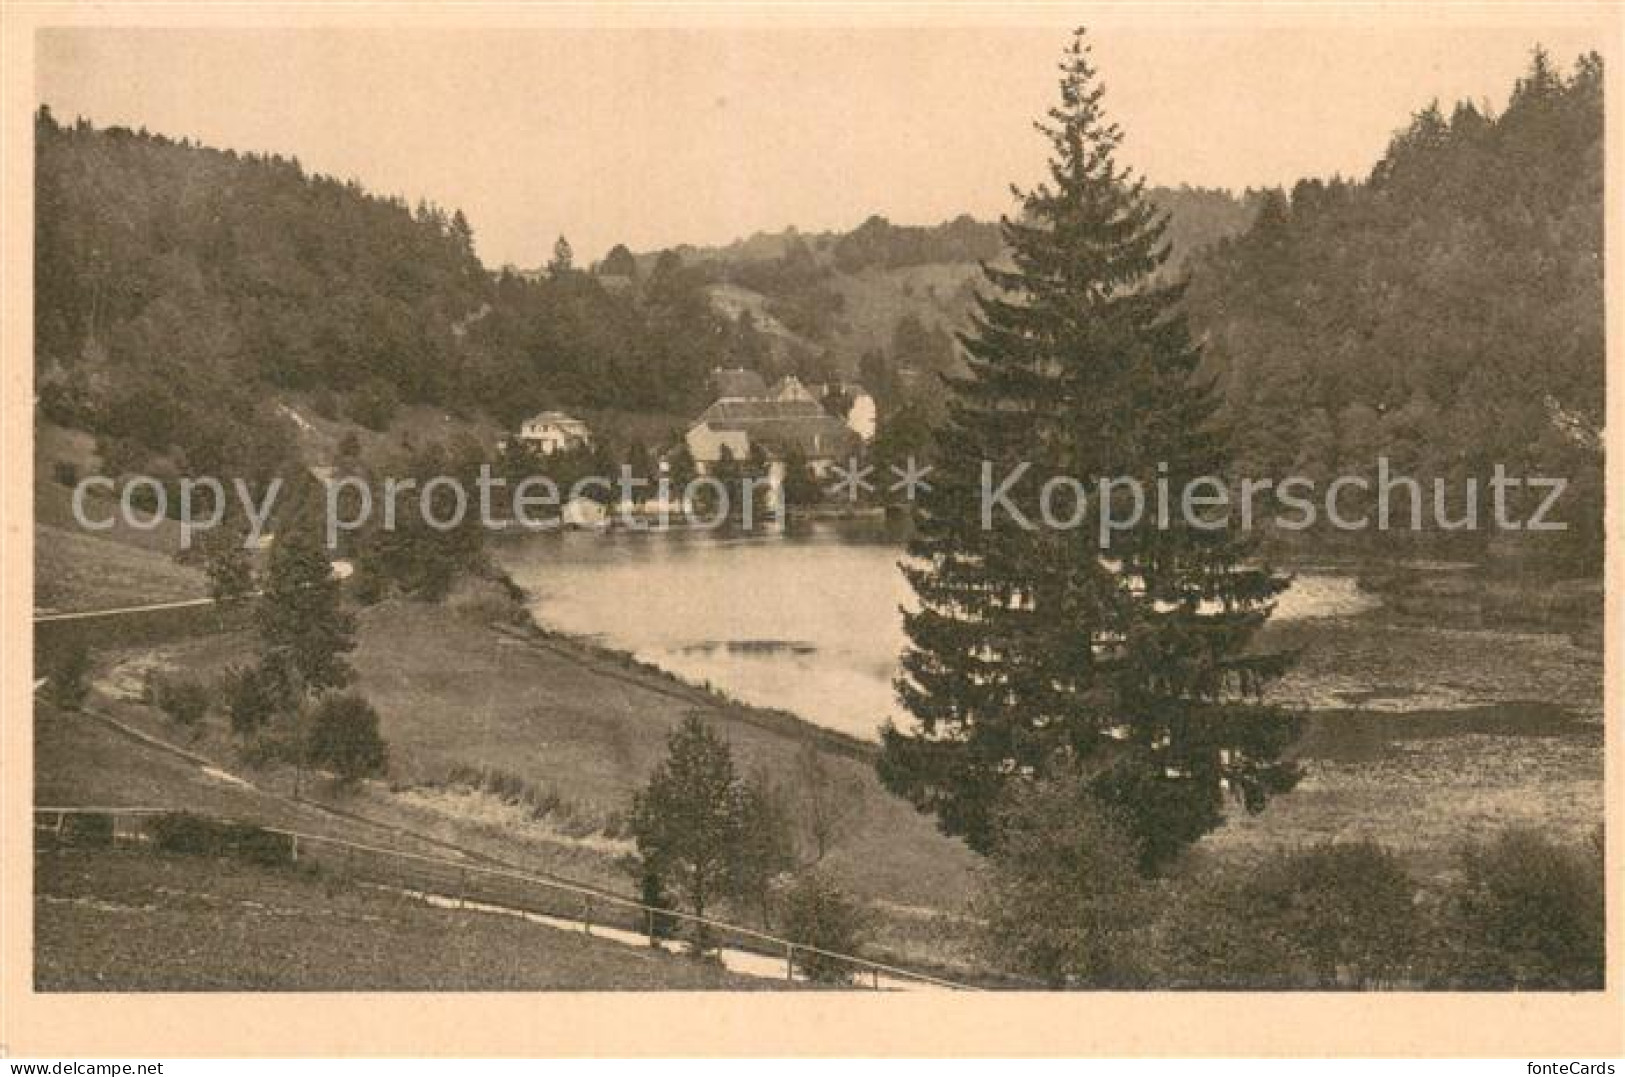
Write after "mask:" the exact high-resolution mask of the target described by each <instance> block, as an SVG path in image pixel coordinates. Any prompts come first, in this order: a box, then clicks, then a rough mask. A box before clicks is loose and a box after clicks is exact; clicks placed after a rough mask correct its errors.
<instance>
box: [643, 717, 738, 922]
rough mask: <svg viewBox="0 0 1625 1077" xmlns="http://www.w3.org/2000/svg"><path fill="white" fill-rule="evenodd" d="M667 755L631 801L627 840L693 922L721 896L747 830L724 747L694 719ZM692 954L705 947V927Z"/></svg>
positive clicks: (677, 732)
mask: <svg viewBox="0 0 1625 1077" xmlns="http://www.w3.org/2000/svg"><path fill="white" fill-rule="evenodd" d="M667 745H668V754H667V757H666V759H665V761H664V762H662V763H661V764H660V765H659V766H658V767H656V768H655V772H654V774H653V775H652V776H651V777H650V778H649V784H648V785H647V786H645V787H644V788H643V789H642V790H641V791H639V792H637V793H635V794H634V795H633V797H632V812H631V824H632V834H633V837H634V838H635V839H636V840H637V845H638V854H639V856H640V857H641V858H642V861H643V864H644V866H645V868H646V869H647V870H649V871H652V872H654V873H655V874H656V875H658V876H659V877H661V878H662V879H666V880H669V881H671V882H672V883H673V884H675V885H676V887H677V888H678V890H680V891H681V892H682V894H683V896H684V897H685V898H686V899H687V901H688V904H689V907H690V908H692V909H693V910H694V915H695V916H704V915H705V911H706V909H707V908H709V907H710V905H711V903H712V902H713V901H714V900H715V899H716V898H718V897H720V896H722V895H723V894H724V893H725V892H726V891H727V890H728V889H729V884H730V873H731V871H732V870H733V863H734V860H735V857H736V855H737V852H738V849H739V847H740V844H741V837H742V835H743V834H744V831H745V826H746V820H745V816H746V809H747V805H746V797H745V794H744V789H743V786H742V785H741V783H740V781H739V778H738V776H737V775H736V774H735V773H734V765H733V756H732V754H731V753H730V752H729V750H728V745H727V744H726V743H725V742H724V741H723V740H722V739H721V738H720V737H718V736H717V735H716V734H715V733H714V732H712V730H711V728H710V727H709V726H708V725H706V724H705V722H704V721H703V720H702V719H701V718H700V717H699V716H698V715H696V714H690V715H689V716H688V717H687V718H685V719H683V723H682V725H680V726H679V727H678V728H677V729H676V730H675V731H674V732H673V733H672V734H671V736H670V737H669V738H668V739H667ZM696 936H697V937H696V940H695V948H696V949H697V950H703V949H704V948H705V930H704V925H699V928H698V930H697V931H696Z"/></svg>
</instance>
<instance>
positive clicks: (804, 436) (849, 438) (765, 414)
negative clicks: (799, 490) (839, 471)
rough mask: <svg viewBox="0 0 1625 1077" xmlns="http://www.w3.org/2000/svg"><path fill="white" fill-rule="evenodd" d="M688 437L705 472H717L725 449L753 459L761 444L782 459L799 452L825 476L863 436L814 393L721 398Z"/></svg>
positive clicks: (732, 454)
mask: <svg viewBox="0 0 1625 1077" xmlns="http://www.w3.org/2000/svg"><path fill="white" fill-rule="evenodd" d="M683 440H684V442H685V444H687V446H688V452H689V455H690V456H691V457H693V459H694V465H695V469H696V470H697V471H699V473H700V474H702V475H707V474H710V473H711V472H712V470H713V469H714V468H715V467H716V465H717V464H718V463H719V462H720V461H721V460H722V459H723V455H724V450H726V453H727V455H728V457H729V458H731V459H734V460H747V459H749V458H750V457H751V455H752V454H753V453H754V452H755V451H756V450H757V449H758V448H759V449H761V451H762V452H763V453H764V454H765V455H766V457H767V458H768V459H769V460H770V461H774V462H778V463H782V462H783V461H786V460H788V459H790V458H792V457H795V456H799V457H800V458H801V459H802V460H803V461H805V462H806V465H807V467H808V468H809V469H810V470H811V471H812V473H813V474H814V475H817V476H820V477H822V476H823V475H825V474H827V473H828V472H829V469H830V467H831V465H833V464H836V463H843V462H845V461H846V460H847V459H848V458H849V457H850V456H851V455H852V454H853V453H854V452H856V451H857V436H856V435H855V434H853V433H852V431H851V430H850V429H848V427H847V425H846V424H845V423H843V422H842V421H841V420H839V419H837V418H835V417H834V416H833V415H831V414H829V413H828V412H827V411H825V410H824V408H823V406H822V405H820V404H819V403H818V402H817V401H816V400H814V399H812V397H811V396H810V395H809V396H808V397H807V398H806V399H794V398H792V399H783V400H775V399H771V398H763V399H757V400H744V399H727V400H718V401H716V402H715V403H713V404H712V405H711V406H710V407H709V408H706V409H705V411H704V412H703V413H702V414H701V415H700V417H699V418H698V419H697V420H695V422H694V425H692V426H690V427H689V429H688V433H687V434H686V435H685V436H684V438H683ZM781 470H782V469H781Z"/></svg>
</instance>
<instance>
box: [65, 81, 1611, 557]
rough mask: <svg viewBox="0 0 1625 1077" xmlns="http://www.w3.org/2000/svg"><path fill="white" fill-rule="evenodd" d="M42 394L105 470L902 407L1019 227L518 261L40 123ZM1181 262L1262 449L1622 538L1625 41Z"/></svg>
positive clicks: (1192, 213) (1325, 471)
mask: <svg viewBox="0 0 1625 1077" xmlns="http://www.w3.org/2000/svg"><path fill="white" fill-rule="evenodd" d="M36 135H37V144H38V150H37V180H36V194H37V221H36V336H37V341H36V375H37V379H36V380H37V385H38V389H39V394H40V403H41V408H42V411H43V412H44V414H45V415H46V416H47V417H48V418H51V419H52V420H54V421H57V422H60V423H62V424H63V425H66V426H71V427H76V428H80V429H86V430H89V431H91V432H93V433H94V434H96V435H97V437H98V442H99V444H100V447H101V452H102V455H103V458H104V460H105V461H106V462H107V464H108V465H109V466H111V467H114V468H120V467H136V466H142V467H151V466H152V465H153V464H154V461H155V460H156V461H160V462H162V463H163V464H165V465H167V466H170V467H173V468H175V469H177V470H190V471H193V472H215V473H242V474H246V475H248V476H250V477H259V476H263V475H266V474H268V473H270V472H271V471H274V470H276V469H277V468H279V467H281V466H282V465H283V464H285V463H286V462H288V460H289V459H290V458H291V456H292V454H293V453H294V451H295V450H294V439H293V430H292V429H291V424H290V423H289V422H288V421H287V419H286V417H285V416H279V415H277V414H276V411H275V407H274V402H275V401H276V400H277V399H278V398H279V397H286V395H287V394H289V393H297V394H300V396H301V399H304V400H305V401H307V402H308V405H309V406H310V407H311V408H312V409H314V410H316V411H317V412H318V413H319V414H322V415H324V416H327V417H337V418H342V419H347V420H350V421H353V422H354V423H357V424H359V425H362V426H368V427H372V428H375V429H376V428H381V427H383V426H386V425H387V424H388V422H389V419H390V417H391V415H392V414H393V413H394V412H395V410H396V409H397V408H398V407H399V406H401V405H403V404H408V405H409V404H430V405H434V406H436V407H439V408H444V409H446V410H447V411H450V412H453V413H463V414H468V415H476V414H478V415H484V416H488V417H490V418H492V419H495V420H496V421H498V422H500V423H503V424H508V423H512V422H514V421H515V420H516V419H517V418H518V417H519V416H521V415H523V414H526V413H529V412H533V411H535V410H538V409H540V408H542V407H547V406H561V407H566V408H584V409H597V408H610V409H618V410H621V411H630V412H647V413H661V414H664V415H676V416H682V415H690V414H694V413H695V412H696V411H697V410H698V409H699V407H701V406H702V405H703V404H704V403H705V400H706V382H707V378H706V375H707V374H708V372H709V371H710V370H711V369H712V368H713V367H716V366H719V365H743V366H751V367H756V368H759V369H762V370H763V371H764V373H767V374H768V375H769V376H774V375H777V374H780V373H787V372H794V373H797V374H800V375H802V376H803V377H804V378H806V379H808V380H829V379H835V378H853V377H857V378H859V379H861V380H863V381H864V382H865V384H867V385H870V386H871V387H872V388H873V389H874V390H875V391H876V392H877V395H879V396H880V397H881V402H882V406H883V413H884V412H890V413H891V414H892V415H896V414H899V413H902V414H904V416H905V419H907V418H914V419H919V417H920V416H921V415H926V416H929V415H930V414H931V409H929V408H925V409H915V411H914V412H912V413H911V412H908V411H907V409H908V406H909V404H910V397H911V396H916V395H925V396H929V395H930V394H931V393H933V392H935V391H936V383H937V378H936V375H937V374H938V373H939V372H941V371H942V370H944V369H947V368H949V367H951V366H952V365H953V363H954V361H955V359H954V347H953V343H952V338H951V335H950V334H951V332H952V331H953V330H956V329H958V328H959V327H961V326H962V325H963V324H964V319H965V316H966V313H967V311H968V310H969V306H970V302H971V299H972V296H973V295H974V292H975V289H976V288H977V287H978V285H979V271H978V262H979V261H981V260H992V261H997V260H998V259H999V258H1000V257H1001V256H1002V251H1001V245H1000V239H999V234H998V230H997V226H996V225H994V224H991V223H985V222H978V221H975V220H972V219H971V218H969V217H959V218H956V219H955V220H952V221H948V222H945V223H943V224H941V225H937V226H932V227H915V226H905V225H896V224H892V223H890V222H888V221H886V220H884V219H883V218H879V217H872V218H870V219H869V220H867V221H865V222H864V223H863V224H861V225H859V226H858V227H857V228H855V229H854V230H853V231H851V232H848V233H820V234H801V233H798V232H796V231H795V230H794V229H789V230H786V231H785V232H782V233H776V234H761V235H757V236H752V237H750V238H749V239H746V240H741V241H739V242H738V243H735V244H732V245H730V246H728V247H722V248H694V247H683V248H678V249H676V250H674V251H668V252H663V253H660V254H648V255H633V254H632V253H631V252H629V251H627V250H626V248H625V247H622V246H617V247H616V248H614V249H613V250H612V251H611V252H610V253H609V254H608V256H606V257H605V258H604V259H603V260H601V261H600V262H598V263H597V264H595V265H592V266H590V267H588V266H585V265H579V264H577V261H576V259H575V256H574V254H573V252H572V251H571V250H570V248H569V245H568V243H566V242H564V241H562V240H561V241H560V242H559V243H558V244H557V245H556V246H555V248H554V251H553V256H552V259H551V261H550V262H549V263H548V265H547V267H546V268H545V269H543V270H540V271H537V272H534V273H524V274H521V273H518V272H511V271H502V272H499V273H492V272H489V271H487V269H486V268H485V267H484V266H482V265H481V263H480V262H479V260H478V258H477V257H476V256H475V253H474V246H473V231H472V228H471V226H470V224H469V222H468V221H467V220H466V218H465V217H464V216H463V215H462V213H460V212H457V211H452V212H447V211H446V210H443V209H441V208H439V207H436V206H433V205H427V204H421V203H420V204H419V205H417V206H416V207H411V206H408V205H407V204H406V203H405V202H404V201H402V200H400V199H398V198H380V197H376V196H373V195H370V194H368V193H367V192H366V191H365V190H363V189H362V188H361V187H360V186H359V185H358V184H356V183H355V182H353V181H349V182H346V181H341V180H338V179H335V178H332V177H327V176H319V175H311V174H309V173H307V172H306V171H305V170H304V169H303V168H302V167H301V166H300V164H299V162H298V161H297V160H294V159H288V158H282V157H277V156H264V155H257V154H238V153H235V152H232V151H229V150H224V151H222V150H215V149H209V148H205V147H202V146H197V145H194V144H192V143H190V142H189V141H186V140H181V141H175V140H172V139H170V138H166V137H163V136H161V135H153V134H148V133H146V132H144V131H142V132H133V131H130V130H127V129H123V128H109V129H105V130H99V129H96V128H94V127H92V126H91V125H89V124H88V123H86V122H83V121H81V122H77V123H74V124H71V125H66V126H65V125H62V124H59V123H58V122H57V121H56V120H55V119H54V118H53V117H52V116H51V114H50V112H49V111H48V110H47V109H41V111H40V113H39V116H38V118H37V121H36ZM1150 196H1151V199H1152V201H1153V202H1154V203H1156V204H1157V205H1159V206H1160V207H1162V208H1163V209H1165V210H1168V211H1170V212H1171V218H1172V219H1171V227H1170V232H1169V238H1170V241H1171V243H1172V246H1173V250H1174V260H1173V262H1172V271H1174V272H1181V273H1185V274H1188V276H1189V278H1190V287H1189V292H1188V311H1189V315H1190V318H1191V322H1192V325H1193V328H1194V329H1195V330H1196V331H1197V333H1198V335H1199V336H1200V337H1201V338H1202V339H1203V341H1204V346H1205V349H1206V355H1207V367H1206V369H1207V371H1208V373H1209V374H1210V375H1211V376H1215V377H1218V378H1220V379H1221V381H1222V386H1223V395H1224V398H1225V402H1226V407H1225V417H1226V418H1227V419H1228V420H1229V421H1230V423H1231V425H1232V426H1233V428H1234V430H1235V433H1236V437H1237V438H1238V441H1239V447H1240V450H1241V455H1240V460H1241V463H1242V465H1243V467H1244V468H1245V469H1246V470H1247V471H1248V472H1250V473H1254V474H1263V475H1276V476H1280V475H1286V474H1291V473H1294V472H1298V473H1303V474H1307V475H1309V476H1310V477H1314V478H1320V479H1324V478H1325V477H1327V476H1330V475H1331V474H1333V473H1334V472H1339V473H1341V472H1345V471H1348V470H1356V471H1361V472H1368V471H1370V470H1371V468H1372V467H1373V466H1374V460H1375V457H1376V456H1377V455H1379V454H1380V455H1386V456H1388V457H1389V458H1390V460H1391V461H1392V462H1393V465H1394V466H1395V468H1396V469H1403V470H1405V471H1406V472H1407V473H1409V474H1413V475H1418V476H1429V475H1433V474H1442V475H1447V476H1450V477H1453V478H1456V479H1459V478H1463V477H1465V476H1468V475H1478V476H1487V474H1488V472H1489V470H1490V469H1491V468H1492V467H1493V465H1494V464H1495V463H1502V464H1504V465H1505V466H1506V467H1507V469H1508V470H1509V471H1519V470H1521V471H1523V472H1525V473H1534V474H1564V475H1569V476H1572V477H1573V478H1574V480H1575V487H1574V489H1573V490H1572V491H1571V494H1570V496H1569V498H1568V499H1567V503H1568V506H1569V509H1570V512H1569V517H1570V518H1571V519H1572V521H1573V522H1574V523H1575V524H1576V525H1577V526H1578V528H1579V530H1578V531H1577V532H1576V542H1574V543H1570V545H1571V546H1572V547H1573V549H1572V550H1570V551H1569V552H1571V553H1574V554H1575V555H1576V556H1578V557H1580V559H1581V562H1580V563H1585V564H1594V563H1595V559H1596V557H1597V555H1598V554H1599V552H1600V534H1601V532H1600V506H1601V492H1600V491H1601V474H1602V464H1601V454H1600V449H1599V447H1598V433H1599V431H1600V429H1601V423H1602V401H1603V392H1602V386H1603V317H1602V312H1603V300H1602V266H1603V262H1602V64H1601V60H1600V59H1599V58H1597V57H1596V56H1594V55H1592V56H1586V57H1582V58H1581V59H1580V60H1579V61H1578V62H1577V64H1576V65H1575V66H1574V68H1573V70H1572V72H1570V73H1568V74H1564V73H1561V72H1559V71H1558V70H1557V69H1556V68H1555V67H1554V66H1553V64H1552V62H1551V61H1550V60H1549V59H1548V58H1547V57H1546V56H1545V54H1544V53H1537V54H1536V55H1535V57H1534V59H1533V61H1532V63H1531V66H1530V69H1529V72H1528V73H1527V74H1526V75H1525V77H1524V78H1522V79H1520V80H1519V82H1518V84H1517V86H1516V87H1515V88H1514V89H1513V92H1512V94H1511V98H1510V101H1509V102H1508V104H1507V106H1506V108H1505V110H1504V111H1503V112H1502V113H1501V114H1499V115H1494V114H1490V113H1487V112H1485V111H1483V110H1481V109H1480V108H1478V107H1475V106H1473V105H1471V104H1466V103H1463V104H1460V105H1457V106H1455V107H1454V108H1453V109H1450V110H1449V111H1448V112H1447V111H1446V110H1444V109H1441V108H1440V107H1439V106H1438V105H1437V104H1435V105H1432V106H1429V107H1428V108H1426V109H1424V110H1423V111H1422V112H1420V113H1418V114H1417V115H1416V116H1415V117H1414V118H1413V119H1412V121H1411V122H1410V124H1409V126H1407V127H1406V128H1405V129H1403V130H1402V131H1401V132H1400V133H1399V134H1398V135H1396V137H1395V138H1394V140H1393V142H1392V144H1391V145H1390V147H1389V148H1388V151H1387V152H1386V153H1385V154H1384V156H1383V158H1382V159H1381V160H1380V161H1379V162H1378V163H1377V164H1376V166H1375V167H1374V168H1373V170H1372V172H1371V174H1370V175H1369V176H1368V177H1366V178H1364V179H1340V178H1334V179H1332V180H1330V181H1321V180H1304V181H1301V182H1299V183H1298V184H1296V185H1295V186H1294V187H1293V188H1292V189H1291V191H1289V192H1288V191H1265V192H1248V193H1247V194H1246V195H1244V196H1241V197H1237V196H1233V195H1231V194H1229V193H1227V192H1221V191H1211V190H1201V189H1192V188H1158V189H1153V190H1152V191H1151V192H1150Z"/></svg>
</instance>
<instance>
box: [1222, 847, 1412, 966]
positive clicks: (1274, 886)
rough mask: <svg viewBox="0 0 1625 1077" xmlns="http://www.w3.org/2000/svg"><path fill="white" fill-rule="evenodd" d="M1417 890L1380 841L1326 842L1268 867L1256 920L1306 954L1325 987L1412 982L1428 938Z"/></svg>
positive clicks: (1261, 877)
mask: <svg viewBox="0 0 1625 1077" xmlns="http://www.w3.org/2000/svg"><path fill="white" fill-rule="evenodd" d="M1416 894H1417V886H1416V883H1415V881H1414V880H1413V879H1412V878H1411V876H1410V873H1409V872H1408V871H1406V869H1405V866H1404V864H1403V863H1402V862H1401V861H1400V859H1399V857H1398V856H1397V855H1395V854H1394V853H1393V852H1392V851H1391V850H1388V849H1385V848H1383V847H1382V846H1381V845H1378V844H1377V843H1376V842H1371V841H1361V842H1340V843H1333V842H1325V843H1322V844H1319V845H1315V846H1312V847H1311V848H1308V849H1303V850H1299V851H1297V852H1293V853H1289V854H1287V855H1285V856H1282V857H1279V858H1276V859H1274V860H1271V861H1269V862H1267V863H1266V864H1265V865H1264V866H1263V868H1262V869H1261V870H1260V871H1259V873H1258V876H1257V877H1256V878H1255V879H1254V881H1253V882H1252V884H1251V885H1250V886H1249V887H1248V896H1249V898H1250V901H1249V906H1250V908H1251V910H1252V914H1253V915H1254V916H1256V917H1258V918H1259V920H1260V921H1261V922H1262V923H1263V924H1265V925H1268V926H1269V927H1270V929H1271V930H1273V931H1275V932H1276V933H1277V934H1279V935H1280V936H1281V938H1283V939H1284V940H1285V942H1286V944H1287V946H1288V947H1289V948H1290V949H1291V950H1292V951H1293V952H1294V953H1296V954H1298V955H1301V958H1302V960H1303V962H1304V964H1305V965H1306V966H1307V967H1308V968H1309V970H1310V972H1311V974H1312V975H1313V976H1314V977H1315V980H1316V983H1317V985H1319V986H1324V987H1330V986H1335V985H1339V984H1341V985H1345V986H1369V985H1373V984H1379V983H1384V982H1390V981H1392V980H1393V979H1395V978H1398V977H1404V976H1407V975H1409V974H1410V973H1411V972H1412V971H1413V969H1414V965H1415V959H1416V953H1417V947H1418V944H1419V942H1420V939H1421V935H1422V932H1421V925H1420V923H1419V917H1418V915H1417V912H1416Z"/></svg>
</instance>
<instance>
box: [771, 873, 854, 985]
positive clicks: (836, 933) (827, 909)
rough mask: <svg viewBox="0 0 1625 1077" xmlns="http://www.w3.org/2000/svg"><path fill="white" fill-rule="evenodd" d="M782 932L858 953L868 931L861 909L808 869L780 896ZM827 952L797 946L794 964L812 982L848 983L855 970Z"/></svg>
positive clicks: (791, 937)
mask: <svg viewBox="0 0 1625 1077" xmlns="http://www.w3.org/2000/svg"><path fill="white" fill-rule="evenodd" d="M782 902H783V917H784V933H785V936H786V937H787V938H788V939H789V940H790V941H791V942H794V943H799V944H800V945H801V946H816V947H818V949H819V950H824V951H828V952H829V953H837V954H852V955H854V956H856V955H857V952H858V950H859V949H860V948H861V947H862V945H863V936H864V935H865V934H866V933H867V922H866V918H865V916H864V914H863V910H862V909H861V908H860V907H859V906H858V904H857V903H856V902H854V901H853V900H852V899H851V898H850V897H848V896H847V894H846V893H845V892H844V891H842V890H841V889H840V888H839V887H837V886H836V885H835V884H833V883H831V882H830V881H829V880H827V879H825V878H824V877H823V876H821V875H819V874H818V873H817V872H808V873H806V874H805V875H802V876H800V877H799V878H797V879H796V880H795V881H794V882H793V883H792V884H791V885H790V887H789V889H788V890H787V891H785V893H784V895H783V898H782ZM829 953H818V952H815V951H812V950H803V949H799V948H798V949H796V950H795V951H794V953H793V955H792V960H793V962H794V963H795V967H796V968H797V969H798V970H800V972H801V973H802V974H803V975H804V976H806V977H807V979H809V980H812V981H813V982H814V983H849V982H850V981H851V979H852V976H853V974H854V973H855V972H856V971H857V970H856V969H855V968H854V967H853V966H852V965H851V964H849V963H847V962H845V961H842V960H840V959H838V958H835V957H831V956H829Z"/></svg>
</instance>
